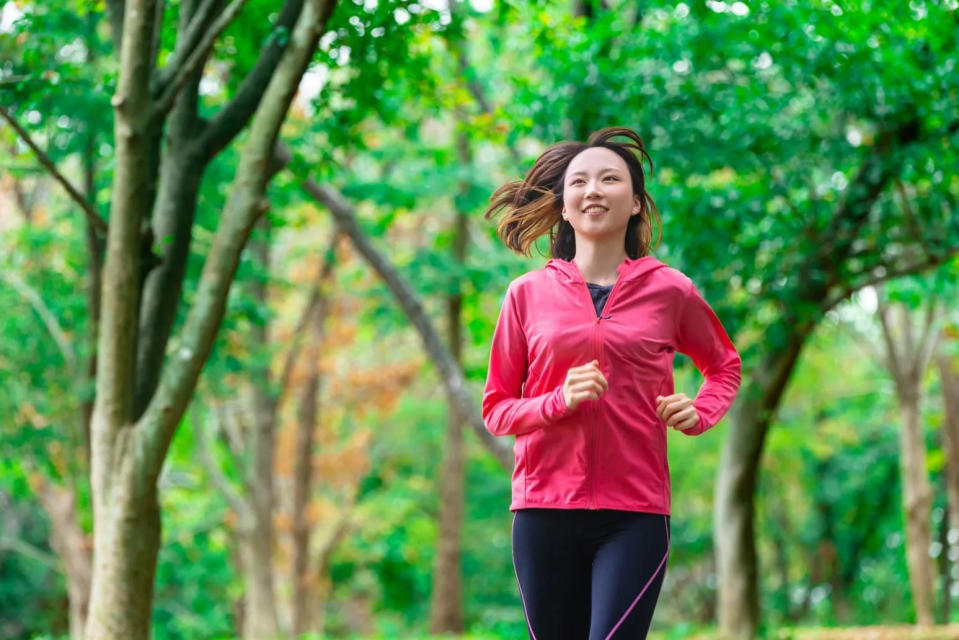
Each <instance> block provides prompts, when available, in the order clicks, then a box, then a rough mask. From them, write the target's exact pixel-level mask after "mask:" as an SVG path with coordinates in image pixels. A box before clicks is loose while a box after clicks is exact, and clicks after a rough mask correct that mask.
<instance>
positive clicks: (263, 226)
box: [240, 216, 279, 640]
mask: <svg viewBox="0 0 959 640" xmlns="http://www.w3.org/2000/svg"><path fill="white" fill-rule="evenodd" d="M250 254H251V256H252V257H253V259H254V260H255V261H256V262H257V263H258V264H259V267H260V273H259V274H258V275H256V276H254V279H253V283H252V284H251V287H250V288H251V293H252V298H253V300H254V301H255V304H256V305H257V306H258V307H259V308H260V309H268V308H269V306H270V303H269V299H268V296H267V280H268V278H269V273H270V223H269V219H268V218H267V217H266V216H263V217H261V218H260V221H259V222H258V223H257V233H255V234H254V235H253V237H252V238H251V239H250ZM250 333H251V338H252V344H253V345H256V347H258V348H260V349H262V348H264V347H265V346H266V345H269V344H270V336H269V335H268V333H269V323H268V321H267V320H261V319H254V321H253V326H252V329H251V331H250ZM256 347H255V348H254V349H253V350H252V351H253V354H254V357H253V363H252V365H251V367H250V370H251V377H252V380H253V384H252V387H251V388H252V402H253V411H252V414H251V415H252V418H253V419H252V433H251V434H250V438H249V440H248V442H249V443H250V448H251V451H250V454H251V458H252V462H251V467H252V468H251V473H250V474H249V475H248V476H247V483H248V484H247V487H246V488H247V496H248V499H249V513H250V516H251V518H250V520H249V521H248V522H246V523H245V525H246V526H245V527H244V529H243V531H242V532H241V536H240V539H241V540H242V545H243V553H242V556H243V571H244V574H245V576H244V577H245V582H246V591H245V598H246V602H245V605H244V611H245V612H246V625H245V626H244V628H243V637H244V638H247V639H249V640H268V639H269V638H272V637H273V636H275V635H276V634H277V633H278V632H279V626H278V623H277V612H276V594H275V591H274V588H273V538H274V535H273V511H274V505H273V502H274V497H273V452H274V450H275V449H276V420H277V410H278V408H279V394H278V392H277V390H276V389H275V388H274V387H275V384H274V383H275V381H274V380H273V376H272V375H271V374H270V358H269V356H268V354H265V353H258V352H257V350H256Z"/></svg>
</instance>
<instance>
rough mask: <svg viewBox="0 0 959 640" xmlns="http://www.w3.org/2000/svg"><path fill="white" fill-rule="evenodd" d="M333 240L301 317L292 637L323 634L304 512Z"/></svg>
mask: <svg viewBox="0 0 959 640" xmlns="http://www.w3.org/2000/svg"><path fill="white" fill-rule="evenodd" d="M338 238H339V234H338V233H334V234H333V239H332V241H331V242H330V246H329V248H328V249H327V251H326V258H325V260H324V262H323V266H322V267H321V269H320V274H319V277H318V278H317V282H316V286H315V288H314V289H313V293H312V295H311V296H310V301H309V303H308V304H307V310H306V313H305V315H304V324H306V326H308V328H309V333H310V335H309V339H308V340H309V341H308V343H307V348H306V350H305V351H304V353H303V356H302V357H303V359H304V360H305V362H306V379H305V380H304V382H303V384H302V386H301V393H300V403H299V411H298V414H297V432H296V453H295V456H296V459H295V460H294V463H293V517H292V529H293V552H292V557H293V560H292V563H291V564H292V572H291V573H292V575H291V576H290V578H291V583H292V585H293V596H292V603H291V628H290V631H291V633H292V634H293V635H294V636H298V635H299V634H302V633H305V632H307V631H310V630H316V631H322V629H321V628H319V627H317V626H315V624H316V621H317V617H316V616H314V615H313V614H314V612H315V611H316V610H317V609H319V608H320V607H319V605H318V603H316V602H314V601H311V599H310V589H309V585H310V583H311V580H310V578H311V576H312V574H311V571H310V527H311V523H310V520H309V517H308V515H309V512H308V509H309V505H310V494H311V491H312V486H313V448H314V434H315V433H316V429H317V426H318V424H319V413H320V406H321V405H320V389H321V386H322V383H323V370H322V368H321V367H320V361H321V359H322V357H323V353H322V351H321V347H322V345H323V340H324V338H325V335H326V331H325V328H326V319H327V316H328V315H329V309H330V301H329V297H328V294H327V291H326V287H327V281H328V280H329V279H330V277H331V276H332V274H333V265H334V257H335V255H336V253H335V252H336V243H337V239H338ZM337 542H338V541H337ZM335 544H336V542H334V543H333V546H335ZM330 552H331V550H329V551H327V550H324V553H330ZM325 569H326V567H325V566H322V567H321V568H320V569H319V570H320V571H321V572H323V571H325ZM320 575H322V573H321V574H320Z"/></svg>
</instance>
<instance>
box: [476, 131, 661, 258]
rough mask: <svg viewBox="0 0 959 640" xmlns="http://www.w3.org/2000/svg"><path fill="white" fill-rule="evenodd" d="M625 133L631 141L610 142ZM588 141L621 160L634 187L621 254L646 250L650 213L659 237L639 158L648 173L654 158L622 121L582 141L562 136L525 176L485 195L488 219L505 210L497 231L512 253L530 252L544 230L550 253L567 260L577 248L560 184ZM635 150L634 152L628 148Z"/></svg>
mask: <svg viewBox="0 0 959 640" xmlns="http://www.w3.org/2000/svg"><path fill="white" fill-rule="evenodd" d="M617 136H624V137H626V138H629V139H630V140H631V142H613V141H611V140H610V138H615V137H617ZM590 147H605V148H606V149H609V150H610V151H612V152H614V153H616V154H617V155H618V156H619V157H621V158H622V159H623V160H624V161H625V162H626V167H627V168H628V169H629V177H630V178H631V180H632V183H633V193H634V194H636V195H637V196H639V207H640V209H639V214H637V215H634V216H630V218H629V222H628V223H627V225H626V236H625V248H626V255H628V256H629V257H630V258H632V259H633V260H635V259H637V258H639V257H641V256H645V255H648V254H649V247H650V243H651V242H652V235H653V233H652V221H651V219H650V218H651V216H652V215H655V217H656V220H657V221H659V237H658V239H657V241H656V242H657V244H659V242H660V241H661V240H662V220H661V219H660V217H659V211H658V210H657V209H656V205H655V204H654V203H653V199H652V197H650V195H649V193H648V192H647V191H646V176H645V175H644V173H643V163H642V159H643V158H645V159H646V161H647V162H649V173H650V175H652V173H653V161H652V160H651V159H650V157H649V154H648V153H646V148H645V147H644V146H643V141H642V140H641V139H640V137H639V135H637V134H636V132H635V131H633V130H632V129H629V128H627V127H605V128H603V129H600V130H598V131H594V132H593V133H592V134H590V136H589V139H588V140H587V141H586V142H585V143H582V142H575V141H564V142H557V143H556V144H553V145H551V146H549V147H548V148H547V149H546V151H544V152H543V153H542V154H541V155H540V156H539V158H537V159H536V162H534V163H533V167H532V168H531V169H530V170H529V172H528V173H527V174H526V178H524V179H523V180H521V181H519V182H508V183H506V184H504V185H503V186H501V187H500V188H498V189H497V190H496V191H495V192H493V195H492V196H490V205H489V207H488V208H487V209H486V213H485V214H484V217H485V218H486V219H487V220H489V219H491V218H492V217H494V216H495V215H497V213H498V212H505V213H504V215H503V217H502V219H501V220H500V221H499V224H498V226H497V228H496V232H497V233H498V234H499V237H500V238H502V240H503V242H504V243H505V244H506V246H507V247H509V248H510V249H512V250H513V251H515V252H516V253H520V254H523V255H525V256H527V257H529V256H530V246H532V244H533V243H534V242H535V241H536V239H537V238H539V237H540V236H541V235H543V234H544V233H549V240H550V257H551V258H562V259H563V260H572V259H573V257H574V256H575V254H576V236H575V233H574V232H573V226H572V225H571V224H570V223H569V222H568V221H566V220H563V217H562V215H561V211H562V208H563V189H564V188H565V187H564V180H563V179H564V178H565V176H566V169H567V167H568V166H569V163H570V162H571V161H572V159H573V158H574V157H575V156H576V155H577V154H579V153H580V152H582V151H584V150H586V149H589V148H590ZM634 149H635V150H636V151H637V152H638V153H639V157H637V156H636V155H635V154H634V153H633V151H632V150H634Z"/></svg>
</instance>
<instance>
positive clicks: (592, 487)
mask: <svg viewBox="0 0 959 640" xmlns="http://www.w3.org/2000/svg"><path fill="white" fill-rule="evenodd" d="M622 278H623V276H622V274H619V276H618V277H617V278H616V282H615V283H613V288H612V289H610V291H609V296H608V297H607V298H606V303H605V304H604V305H603V308H602V309H601V310H600V314H599V316H597V317H596V324H594V325H593V344H594V347H595V349H596V360H597V361H598V362H599V368H600V370H602V368H603V325H602V320H603V319H604V318H605V319H607V320H608V319H609V318H610V316H604V315H603V314H604V313H605V312H606V310H607V309H609V308H610V306H611V305H610V303H611V302H612V301H613V294H614V293H616V292H617V291H618V290H619V286H618V285H619V284H620V280H622ZM583 287H584V288H585V289H586V296H587V297H588V298H589V306H590V309H591V310H592V311H593V312H594V313H595V311H596V309H595V307H594V305H593V296H592V295H590V293H589V287H588V286H586V283H585V281H584V282H583ZM591 413H592V415H593V424H592V429H591V430H590V431H592V433H591V437H590V439H589V468H588V472H589V501H588V504H587V507H588V508H589V509H595V508H596V504H595V494H596V441H597V440H598V439H599V401H598V400H597V401H596V402H595V403H594V405H593V410H592V412H591Z"/></svg>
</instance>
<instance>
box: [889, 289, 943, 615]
mask: <svg viewBox="0 0 959 640" xmlns="http://www.w3.org/2000/svg"><path fill="white" fill-rule="evenodd" d="M877 299H878V304H879V308H878V316H879V322H880V324H881V327H882V336H883V342H884V346H885V362H886V366H887V368H888V370H889V372H890V374H891V375H892V377H893V380H894V382H895V388H896V396H897V398H898V400H899V407H900V411H901V412H902V419H903V424H902V428H901V429H900V430H899V449H900V451H899V463H900V468H901V473H902V488H903V506H904V507H905V515H906V560H907V564H908V566H909V584H910V586H911V587H912V598H913V603H914V605H915V609H916V621H917V622H918V623H919V624H934V623H935V617H934V614H933V608H934V605H935V563H934V562H933V559H932V558H931V557H930V556H929V546H930V544H931V543H932V534H931V530H930V526H931V514H932V485H931V484H930V482H929V475H928V473H927V472H926V442H925V438H924V437H923V432H922V422H921V415H920V399H921V397H922V392H921V385H922V375H923V373H924V372H925V370H926V368H927V367H928V366H929V360H930V359H931V358H932V354H933V352H934V350H935V347H936V342H937V337H938V333H939V330H938V322H939V317H940V312H939V304H938V300H936V299H932V300H929V301H927V302H926V309H925V317H924V320H925V322H924V324H923V326H922V327H921V329H920V334H919V335H918V336H916V335H914V332H913V327H912V324H913V318H912V314H911V311H910V310H909V309H908V308H907V307H905V306H904V305H902V304H899V305H896V306H894V307H890V306H889V304H888V303H887V301H886V300H884V299H883V294H882V291H881V289H880V290H879V292H878V295H877ZM896 310H898V311H899V313H898V316H899V320H898V322H897V321H895V320H894V318H893V317H892V316H893V314H894V312H895V311H896Z"/></svg>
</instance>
